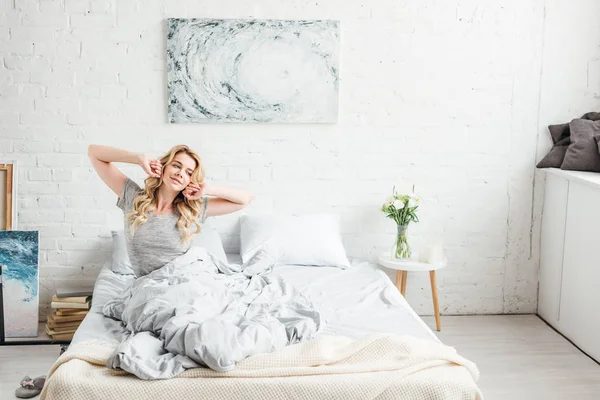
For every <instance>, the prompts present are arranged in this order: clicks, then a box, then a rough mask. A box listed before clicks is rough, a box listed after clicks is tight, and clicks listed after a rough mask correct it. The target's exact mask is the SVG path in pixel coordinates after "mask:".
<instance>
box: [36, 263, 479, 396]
mask: <svg viewBox="0 0 600 400" xmlns="http://www.w3.org/2000/svg"><path fill="white" fill-rule="evenodd" d="M228 258H229V260H230V261H232V262H239V259H238V256H236V255H233V256H230V255H228ZM109 266H110V265H109V263H108V262H107V263H106V265H105V266H104V267H103V268H102V270H101V272H100V274H99V276H98V279H97V281H96V284H95V288H94V296H93V299H94V301H93V305H92V309H91V312H90V313H89V314H88V315H87V316H86V318H85V319H84V321H83V323H82V324H81V326H80V327H79V329H78V330H77V332H76V333H75V336H74V338H73V340H72V343H71V346H70V349H69V350H68V351H67V352H66V353H65V354H64V355H63V356H61V358H60V359H59V360H57V362H56V364H55V365H54V366H53V367H52V369H51V371H50V374H49V379H48V381H47V384H46V387H45V388H44V392H43V393H42V399H59V398H60V399H65V398H77V399H82V400H87V399H99V398H110V397H111V396H115V395H116V396H117V397H118V398H119V399H124V400H126V399H134V398H140V399H141V398H150V397H152V398H154V399H158V398H175V397H178V398H182V399H185V398H227V399H233V398H240V399H242V398H243V399H248V398H258V397H260V398H263V399H270V398H273V399H282V398H345V399H352V398H356V399H367V398H378V399H379V398H381V399H384V398H390V399H392V398H428V399H433V398H440V399H441V398H444V399H453V398H457V399H458V398H460V399H479V398H481V393H480V391H479V389H478V388H477V385H476V381H477V379H478V371H477V369H476V367H475V365H474V364H472V363H470V362H469V361H468V360H465V359H463V358H461V357H460V356H458V355H457V354H454V353H453V351H454V350H453V349H452V348H449V347H447V346H443V345H442V344H441V342H440V341H439V339H438V338H437V337H436V336H435V334H434V333H433V332H432V330H431V329H430V328H429V327H428V326H427V325H426V324H425V323H424V322H423V321H422V320H421V318H419V316H418V315H417V314H416V313H415V312H414V310H413V309H412V308H411V307H410V306H409V304H408V303H407V302H406V300H405V299H404V298H403V297H402V296H401V295H400V294H399V292H398V290H397V289H396V287H395V286H394V285H393V284H392V282H391V281H390V279H389V278H388V277H387V275H386V274H385V273H384V272H383V271H381V270H380V269H379V268H378V267H376V266H375V265H373V264H371V263H369V262H366V261H360V260H353V261H352V265H351V267H350V268H348V269H341V268H335V267H311V266H298V265H281V266H277V267H276V268H275V270H274V271H273V274H275V275H277V276H280V277H281V278H283V279H284V280H286V281H288V282H290V283H291V284H293V285H294V286H296V287H297V288H299V289H300V290H301V291H302V293H304V294H305V295H306V296H307V297H308V298H309V299H310V300H311V301H312V302H313V303H314V304H315V306H316V307H317V309H318V310H319V311H320V312H321V313H322V314H323V316H324V318H325V320H326V321H327V324H326V327H325V328H324V330H323V332H322V334H321V335H320V336H319V337H323V338H324V339H322V340H321V342H318V343H317V345H315V346H317V347H316V349H317V350H315V347H312V348H308V347H302V346H300V347H298V346H299V345H295V346H289V348H292V347H293V348H294V349H290V350H289V351H290V352H289V353H287V355H286V354H284V353H283V352H282V355H281V358H279V359H269V358H268V357H269V356H267V358H264V359H261V358H260V357H257V356H254V357H250V358H249V359H248V360H250V359H253V361H250V362H249V363H247V364H243V363H241V364H240V365H242V364H243V365H242V367H241V368H240V370H241V371H242V372H239V371H238V372H237V374H236V373H234V374H229V375H228V374H223V373H221V374H219V373H214V372H213V371H210V370H208V369H203V368H195V369H191V370H188V371H186V373H184V374H182V375H181V377H177V378H173V379H168V380H164V381H159V382H157V381H150V382H149V381H142V380H139V379H137V378H136V377H132V376H131V375H127V374H126V373H124V372H123V371H115V370H111V369H108V368H106V367H105V366H104V365H103V361H105V359H106V358H104V357H107V354H108V352H110V349H111V346H116V344H117V343H120V342H121V340H122V339H123V337H124V335H126V333H125V331H124V329H123V327H122V326H121V323H120V321H116V320H112V319H109V318H106V317H104V315H102V311H101V309H102V306H103V304H104V303H105V302H106V301H108V300H109V299H111V298H114V297H116V296H117V295H118V294H119V293H121V292H122V291H123V290H124V288H125V287H127V285H128V284H129V283H130V281H131V280H132V279H133V278H132V277H131V276H125V275H118V274H115V273H113V272H112V271H111V269H110V268H109ZM332 338H334V339H332ZM335 338H343V339H341V341H339V340H337V339H335ZM356 343H360V349H358V350H356V349H357V347H356ZM308 346H310V345H308ZM352 346H354V347H352ZM386 346H389V347H386ZM394 346H395V347H394ZM350 348H352V349H354V350H353V351H355V352H353V353H348V351H349V350H348V349H350ZM425 348H428V349H433V348H435V349H440V350H439V351H438V353H439V352H446V354H445V355H442V356H439V357H438V356H437V355H436V356H435V357H433V356H432V354H433V353H432V352H430V351H429V350H423V349H425ZM407 349H410V351H413V352H414V353H411V354H416V352H417V351H422V353H419V355H418V357H412V356H410V354H409V353H410V352H409V350H407ZM294 351H301V352H302V354H301V355H299V354H297V353H293V352H294ZM319 351H320V353H319V354H317V355H315V354H316V353H315V352H317V353H318V352H319ZM394 351H396V353H394ZM307 352H308V353H310V354H311V357H313V359H311V362H313V364H302V363H300V364H302V365H300V364H299V365H293V366H292V365H283V364H285V362H284V363H283V364H282V363H281V362H282V360H284V361H285V360H289V359H291V358H294V359H296V358H297V359H299V360H300V359H301V360H304V361H306V359H305V355H306V354H307ZM342 353H343V354H345V355H344V356H340V355H339V354H342ZM276 356H277V355H275V357H276ZM315 357H316V358H317V359H319V357H324V358H323V360H331V357H334V358H335V357H337V358H335V362H332V363H331V366H332V367H335V368H332V369H329V370H325V368H324V367H323V368H321V367H320V366H321V365H322V364H326V365H327V364H328V363H329V362H328V361H323V360H321V361H319V362H316V365H318V367H315V364H314V362H315V361H314V358H315ZM327 357H330V358H327ZM361 357H362V358H361ZM413 358H414V360H413ZM265 360H267V361H268V362H274V363H275V364H269V368H270V369H269V368H267V369H260V368H261V367H257V365H259V366H264V365H266V364H265V362H267V361H265ZM269 360H270V361H269ZM273 360H275V361H273ZM348 360H354V361H352V362H354V363H355V364H352V365H351V363H350V361H348ZM408 360H410V363H408ZM245 361H246V360H245ZM304 361H302V362H304ZM252 362H255V363H258V364H252ZM399 362H402V363H404V364H403V365H402V368H400V367H399V366H398V365H399V364H398V363H399ZM261 363H262V364H261ZM349 363H350V364H349ZM375 364H378V367H377V368H375V367H373V368H371V367H370V365H373V366H374V365H375ZM273 365H276V366H277V368H272V367H273ZM365 366H367V367H366V369H365ZM291 367H294V368H291ZM315 368H316V369H315ZM361 368H362V369H361ZM236 369H237V368H236ZM259 369H260V371H261V372H260V373H259V372H257V371H258V370H259ZM203 370H206V371H203ZM244 371H246V372H247V373H246V374H244V373H243V372H244ZM264 371H269V373H268V374H266V375H265V372H264ZM188 372H189V373H188ZM190 378H193V379H190ZM120 387H122V388H123V390H121V389H120ZM198 391H201V392H202V393H203V395H201V396H199V394H198ZM111 393H112V394H111Z"/></svg>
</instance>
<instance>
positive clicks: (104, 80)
mask: <svg viewBox="0 0 600 400" xmlns="http://www.w3.org/2000/svg"><path fill="white" fill-rule="evenodd" d="M80 79H81V80H82V81H83V82H84V83H99V84H111V83H117V82H118V76H117V73H114V72H109V73H104V72H83V73H81V74H77V80H78V82H79V80H80Z"/></svg>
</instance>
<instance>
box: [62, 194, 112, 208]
mask: <svg viewBox="0 0 600 400" xmlns="http://www.w3.org/2000/svg"><path fill="white" fill-rule="evenodd" d="M65 198H66V200H67V205H68V206H69V207H70V208H89V207H92V206H96V205H97V204H98V201H97V198H98V196H97V195H73V196H65ZM116 202H117V200H116V199H115V201H114V203H115V204H116Z"/></svg>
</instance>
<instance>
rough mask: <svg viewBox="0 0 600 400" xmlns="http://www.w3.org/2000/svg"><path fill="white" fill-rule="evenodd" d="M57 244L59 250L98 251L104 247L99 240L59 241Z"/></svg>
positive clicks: (72, 239)
mask: <svg viewBox="0 0 600 400" xmlns="http://www.w3.org/2000/svg"><path fill="white" fill-rule="evenodd" d="M57 243H58V248H59V250H98V249H100V248H101V247H102V242H101V241H100V240H98V239H77V238H71V239H59V240H57Z"/></svg>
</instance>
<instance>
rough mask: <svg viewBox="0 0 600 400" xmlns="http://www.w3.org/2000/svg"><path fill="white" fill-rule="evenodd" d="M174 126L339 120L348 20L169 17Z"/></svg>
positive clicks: (169, 104) (169, 105)
mask: <svg viewBox="0 0 600 400" xmlns="http://www.w3.org/2000/svg"><path fill="white" fill-rule="evenodd" d="M166 47H167V48H166V51H167V54H166V56H167V72H166V74H167V114H168V122H169V123H280V124H287V123H313V124H334V123H337V122H338V118H339V81H340V78H339V64H340V47H341V46H340V21H338V20H334V19H323V20H321V19H315V20H291V19H257V18H226V19H224V18H168V19H167V46H166Z"/></svg>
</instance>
